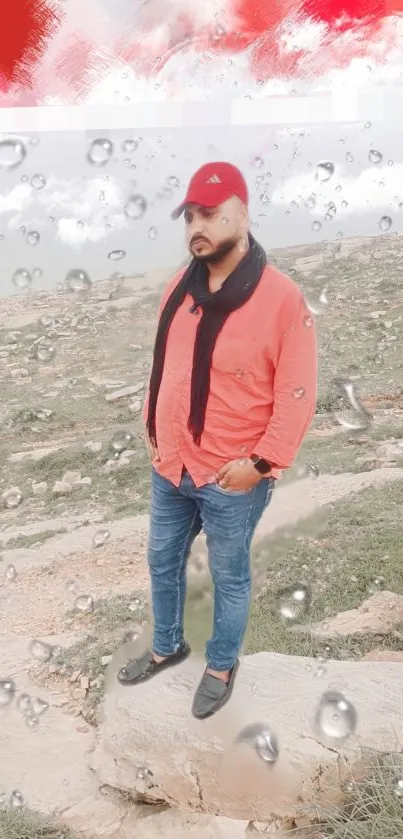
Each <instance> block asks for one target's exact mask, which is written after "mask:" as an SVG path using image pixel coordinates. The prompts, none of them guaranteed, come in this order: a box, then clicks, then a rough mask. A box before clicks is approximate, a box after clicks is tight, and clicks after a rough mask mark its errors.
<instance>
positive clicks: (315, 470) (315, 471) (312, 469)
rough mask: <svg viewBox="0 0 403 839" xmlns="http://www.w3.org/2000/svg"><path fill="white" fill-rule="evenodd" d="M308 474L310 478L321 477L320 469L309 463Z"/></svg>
mask: <svg viewBox="0 0 403 839" xmlns="http://www.w3.org/2000/svg"><path fill="white" fill-rule="evenodd" d="M306 474H307V475H308V477H309V478H318V477H319V469H318V467H317V466H315V464H314V463H308V464H307V467H306Z"/></svg>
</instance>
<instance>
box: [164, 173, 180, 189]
mask: <svg viewBox="0 0 403 839" xmlns="http://www.w3.org/2000/svg"><path fill="white" fill-rule="evenodd" d="M167 184H168V186H171V187H172V188H173V189H178V188H179V187H180V181H179V178H177V177H176V175H169V177H168V178H167Z"/></svg>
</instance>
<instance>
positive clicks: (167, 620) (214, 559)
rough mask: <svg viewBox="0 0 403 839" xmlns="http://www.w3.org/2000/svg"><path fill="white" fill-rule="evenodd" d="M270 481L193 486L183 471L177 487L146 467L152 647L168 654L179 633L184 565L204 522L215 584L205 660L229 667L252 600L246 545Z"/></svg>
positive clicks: (214, 666) (267, 498)
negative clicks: (231, 487)
mask: <svg viewBox="0 0 403 839" xmlns="http://www.w3.org/2000/svg"><path fill="white" fill-rule="evenodd" d="M274 484H275V480H274V479H273V478H262V479H261V481H260V482H259V483H258V484H257V485H256V486H255V487H254V488H253V489H252V490H245V491H244V490H239V491H228V490H224V489H222V488H221V487H219V486H218V484H214V483H211V484H205V485H204V486H201V487H199V488H197V487H196V486H195V484H194V482H193V480H192V478H191V477H190V475H189V473H188V472H184V474H183V475H182V479H181V483H180V486H179V487H176V486H175V485H174V484H173V483H171V481H169V480H167V479H166V478H163V477H161V476H160V475H159V474H158V473H157V472H156V470H155V469H152V479H151V525H150V536H149V543H148V564H149V568H150V576H151V595H152V608H153V617H154V634H153V644H152V649H153V652H154V653H156V654H157V655H161V656H169V655H171V654H172V653H174V652H175V651H176V650H177V649H178V647H180V645H181V644H182V642H183V640H184V627H183V623H184V611H185V598H186V566H187V561H188V558H189V555H190V550H191V547H192V544H193V542H194V540H195V538H196V536H197V535H198V533H200V531H201V530H202V529H203V530H204V533H205V534H206V539H207V548H208V560H209V569H210V573H211V576H212V580H213V584H214V618H213V633H212V637H211V639H210V640H209V641H208V642H207V645H206V659H207V665H208V667H210V668H211V669H212V670H216V671H218V672H220V671H225V670H231V668H232V667H233V666H234V664H235V662H236V659H237V657H238V654H239V651H240V649H241V646H242V642H243V639H244V636H245V632H246V628H247V622H248V615H249V608H250V601H251V589H252V581H251V569H250V546H251V542H252V537H253V534H254V532H255V529H256V526H257V524H258V522H259V519H260V518H261V516H262V513H263V511H264V510H265V508H266V507H267V506H268V504H269V503H270V500H271V497H272V493H273V489H274Z"/></svg>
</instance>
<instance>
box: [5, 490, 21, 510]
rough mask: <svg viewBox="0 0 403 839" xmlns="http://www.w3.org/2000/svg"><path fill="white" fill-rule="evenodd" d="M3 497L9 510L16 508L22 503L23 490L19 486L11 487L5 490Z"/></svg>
mask: <svg viewBox="0 0 403 839" xmlns="http://www.w3.org/2000/svg"><path fill="white" fill-rule="evenodd" d="M2 498H3V503H4V506H5V507H6V509H7V510H15V509H16V507H19V506H20V504H21V501H22V492H21V490H20V489H18V487H10V489H6V490H5V492H4V493H3V495H2Z"/></svg>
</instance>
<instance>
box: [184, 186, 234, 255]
mask: <svg viewBox="0 0 403 839" xmlns="http://www.w3.org/2000/svg"><path fill="white" fill-rule="evenodd" d="M184 217H185V224H186V241H187V245H188V248H189V250H190V253H191V254H192V256H193V257H194V258H195V259H198V260H199V261H200V262H209V263H212V264H213V263H218V262H220V261H221V260H222V259H224V258H225V257H226V256H228V254H229V253H231V251H233V250H234V249H235V248H236V247H238V246H239V243H240V240H241V239H242V238H244V237H245V236H246V235H247V230H248V213H247V210H246V207H244V206H243V205H242V204H241V202H240V201H239V199H237V198H230V199H229V200H228V201H225V202H224V204H220V206H219V207H201V206H199V205H196V204H189V205H188V206H187V207H186V209H185V212H184Z"/></svg>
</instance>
